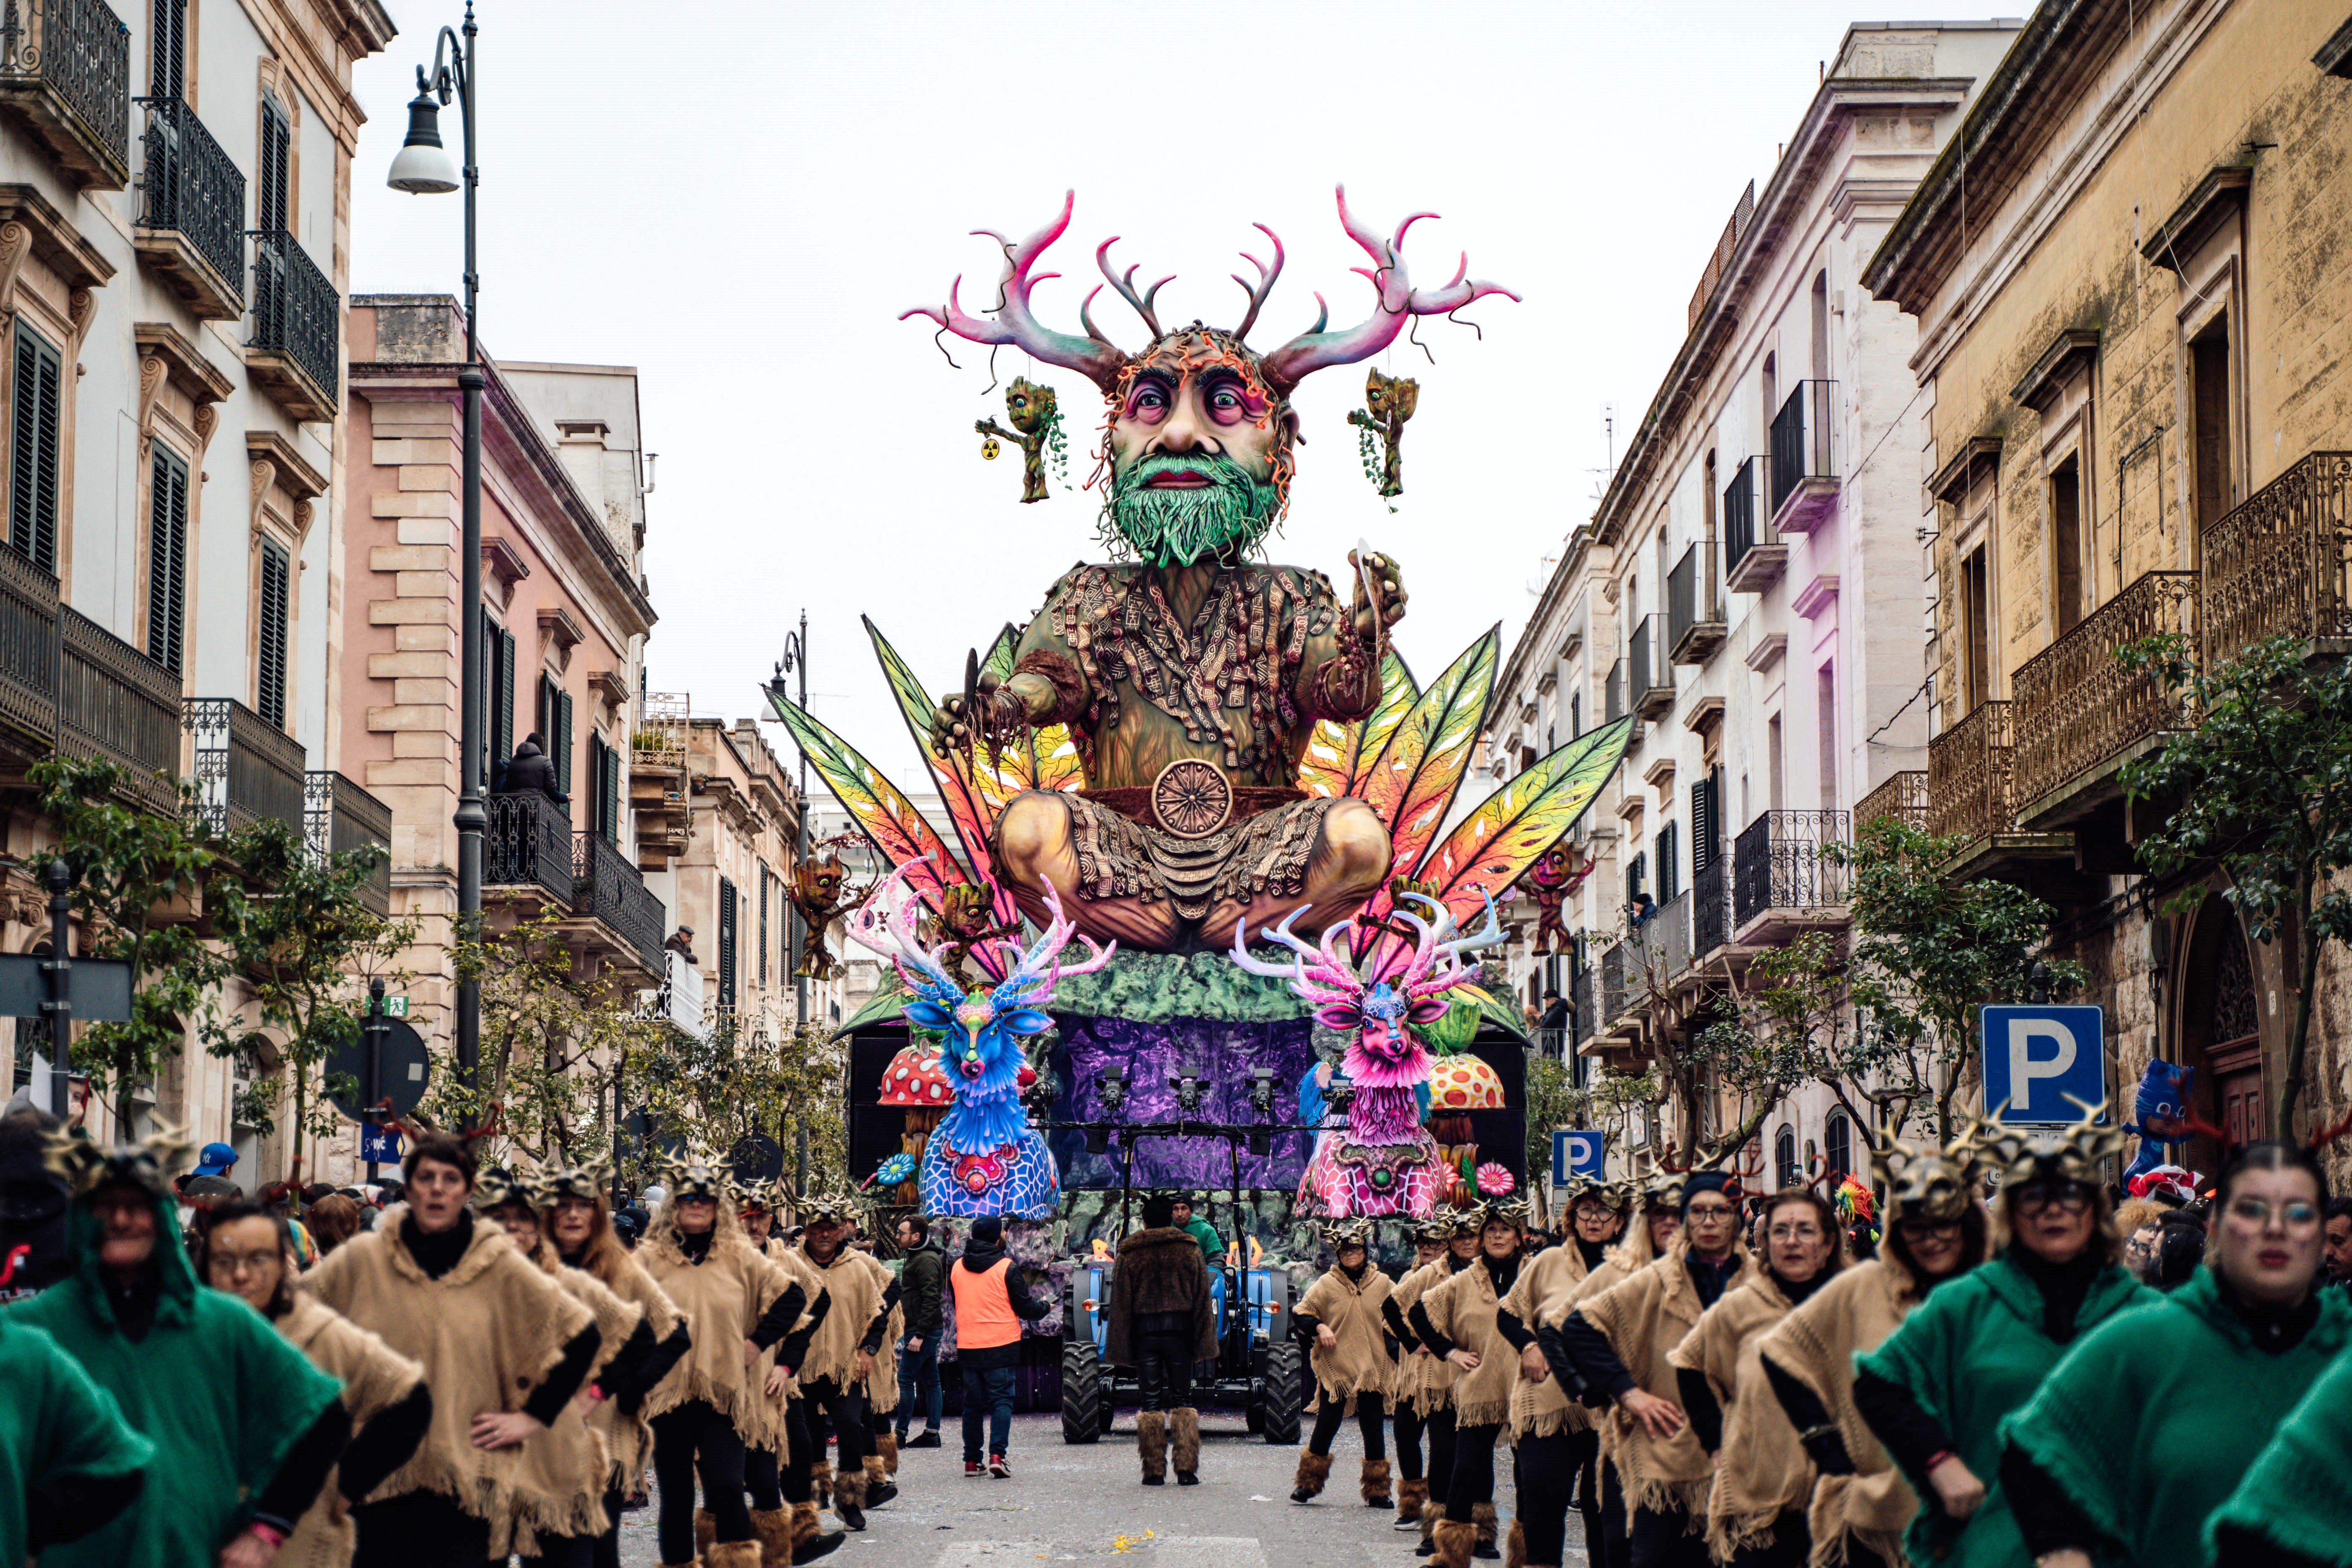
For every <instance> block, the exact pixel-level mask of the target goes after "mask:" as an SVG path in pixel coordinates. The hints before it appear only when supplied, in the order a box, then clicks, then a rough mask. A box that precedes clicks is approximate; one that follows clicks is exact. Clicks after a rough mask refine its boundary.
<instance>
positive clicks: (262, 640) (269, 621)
mask: <svg viewBox="0 0 2352 1568" xmlns="http://www.w3.org/2000/svg"><path fill="white" fill-rule="evenodd" d="M287 565H288V563H287V559H286V552H285V550H284V549H283V548H282V547H281V546H280V545H279V544H278V542H277V541H276V540H274V539H265V540H263V541H262V542H261V626H260V636H259V637H258V639H257V645H258V650H259V654H260V665H261V668H260V671H259V674H258V677H257V679H256V680H255V681H254V693H253V696H254V707H255V709H256V710H257V711H259V713H260V714H261V717H262V721H263V722H265V723H267V724H268V725H269V726H270V727H271V728H272V729H276V730H283V729H284V728H286V580H287Z"/></svg>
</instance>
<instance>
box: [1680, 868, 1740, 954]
mask: <svg viewBox="0 0 2352 1568" xmlns="http://www.w3.org/2000/svg"><path fill="white" fill-rule="evenodd" d="M1737 929H1738V927H1737V926H1735V925H1734V924H1733V923H1732V919H1731V857H1729V856H1728V855H1717V857H1716V858H1715V860H1714V862H1713V863H1712V864H1710V865H1706V866H1702V867H1700V868H1698V869H1697V870H1696V872H1694V873H1693V874H1692V876H1691V952H1693V953H1694V954H1696V956H1697V957H1699V958H1702V959H1704V958H1705V957H1706V955H1707V954H1708V953H1710V952H1714V951H1715V950H1716V949H1717V948H1718V947H1725V946H1728V945H1729V944H1730V942H1731V933H1732V932H1733V931H1736V930H1737Z"/></svg>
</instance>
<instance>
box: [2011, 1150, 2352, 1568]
mask: <svg viewBox="0 0 2352 1568" xmlns="http://www.w3.org/2000/svg"><path fill="white" fill-rule="evenodd" d="M2326 1201H2327V1183H2326V1178H2325V1177H2324V1176H2323V1175H2322V1174H2321V1173H2320V1168H2319V1160H2318V1157H2317V1156H2316V1155H2315V1154H2314V1153H2313V1152H2312V1151H2311V1150H2309V1149H2306V1148H2305V1147H2303V1146H2302V1145H2301V1144H2297V1143H2274V1142H2262V1143H2254V1144H2250V1145H2248V1146H2247V1147H2246V1148H2245V1149H2243V1150H2242V1151H2240V1152H2238V1153H2237V1154H2236V1155H2234V1156H2233V1157H2232V1158H2231V1160H2230V1162H2229V1163H2228V1165H2227V1166H2226V1167H2225V1168H2224V1169H2223V1171H2222V1173H2221V1186H2220V1189H2219V1192H2218V1194H2217V1197H2216V1201H2215V1204H2214V1215H2213V1220H2212V1237H2213V1245H2212V1249H2211V1251H2210V1253H2209V1255H2208V1257H2207V1260H2206V1264H2205V1267H2204V1268H2201V1269H2200V1270H2199V1271H2198V1273H2197V1275H2196V1277H2195V1278H2194V1279H2190V1280H2189V1282H2188V1283H2187V1284H2185V1285H2183V1286H2181V1287H2180V1288H2179V1289H2178V1290H2175V1291H2174V1292H2172V1293H2171V1294H2170V1295H2168V1296H2167V1297H2165V1298H2164V1299H2163V1302H2162V1304H2161V1305H2159V1306H2157V1307H2153V1308H2150V1309H2149V1310H2147V1311H2143V1312H2135V1313H2133V1314H2132V1315H2130V1316H2129V1317H2127V1318H2124V1319H2120V1320H2118V1321H2114V1322H2111V1323H2108V1324H2106V1325H2105V1327H2103V1328H2101V1329H2100V1330H2099V1331H2097V1332H2095V1333H2093V1334H2090V1335H2088V1336H2086V1337H2085V1338H2084V1341H2083V1343H2082V1344H2081V1346H2080V1347H2078V1348H2077V1349H2076V1350H2075V1352H2074V1354H2072V1355H2070V1356H2068V1357H2067V1358H2066V1360H2065V1361H2064V1363H2062V1364H2061V1365H2060V1366H2059V1368H2058V1370H2057V1371H2056V1372H2054V1373H2052V1374H2051V1376H2050V1378H2049V1381H2047V1382H2046V1383H2044V1384H2042V1391H2041V1392H2040V1393H2039V1394H2036V1395H2035V1396H2034V1398H2033V1401H2032V1404H2030V1405H2026V1407H2025V1408H2024V1409H2023V1410H2021V1411H2020V1412H2019V1413H2018V1414H2017V1415H2013V1416H2011V1418H2010V1419H2009V1420H2008V1421H2007V1422H2005V1423H2004V1424H2003V1425H2002V1428H2001V1436H2002V1438H2003V1440H2004V1445H2005V1446H2004V1447H2003V1449H2002V1452H2001V1461H2000V1479H2001V1486H2002V1489H2003V1490H2005V1491H2007V1492H2008V1493H2009V1497H2010V1508H2011V1512H2013V1513H2014V1514H2015V1515H2016V1516H2017V1522H2018V1526H2019V1529H2020V1531H2021V1534H2022V1535H2023V1537H2024V1540H2025V1547H2026V1550H2027V1551H2028V1552H2031V1553H2032V1555H2033V1557H2034V1559H2035V1560H2036V1561H2037V1562H2038V1563H2041V1564H2042V1568H2091V1564H2092V1563H2093V1560H2094V1559H2096V1560H2097V1561H2098V1562H2100V1563H2133V1564H2148V1565H2150V1568H2153V1565H2155V1564H2158V1563H2166V1564H2169V1563H2179V1562H2181V1561H2183V1560H2184V1559H2183V1553H2184V1552H2188V1553H2189V1554H2190V1556H2191V1558H2192V1559H2193V1558H2194V1557H2195V1556H2196V1555H2197V1552H2196V1548H2195V1547H2193V1546H2191V1545H2190V1543H2191V1542H2201V1540H2202V1539H2203V1536H2204V1533H2205V1525H2206V1521H2207V1520H2208V1519H2209V1517H2210V1516H2211V1515H2212V1514H2213V1512H2214V1511H2215V1510H2218V1509H2220V1508H2221V1505H2222V1504H2223V1503H2224V1502H2226V1501H2227V1500H2229V1497H2230V1494H2231V1492H2232V1491H2233V1490H2235V1489H2237V1487H2238V1485H2239V1483H2240V1482H2242V1480H2244V1479H2246V1476H2247V1472H2248V1471H2249V1470H2250V1469H2252V1467H2253V1465H2254V1462H2255V1458H2256V1456H2257V1455H2259V1454H2260V1453H2261V1452H2262V1451H2263V1447H2264V1445H2266V1444H2267V1443H2269V1442H2270V1440H2271V1438H2272V1436H2273V1435H2274V1434H2275V1433H2276V1432H2277V1431H2278V1428H2279V1426H2280V1424H2281V1423H2282V1422H2284V1420H2285V1419H2286V1416H2287V1415H2288V1413H2289V1412H2290V1411H2292V1410H2294V1407H2295V1405H2296V1403H2297V1402H2298V1401H2300V1400H2301V1399H2302V1398H2303V1396H2304V1395H2305V1393H2307V1392H2308V1391H2309V1390H2310V1388H2311V1385H2312V1384H2314V1383H2315V1381H2317V1380H2318V1378H2319V1377H2320V1375H2321V1374H2322V1373H2325V1372H2326V1370H2327V1367H2328V1363H2330V1362H2332V1361H2333V1360H2334V1359H2335V1358H2336V1353H2337V1352H2339V1351H2341V1350H2342V1349H2343V1348H2344V1346H2345V1344H2346V1343H2347V1341H2352V1302H2347V1301H2346V1300H2345V1299H2344V1293H2343V1292H2342V1291H2340V1290H2325V1291H2323V1290H2320V1289H2318V1284H2319V1265H2320V1254H2321V1245H2320V1243H2321V1221H2320V1213H2321V1209H2322V1206H2323V1205H2325V1204H2326ZM2347 1522H2352V1521H2337V1528H2338V1531H2339V1532H2340V1531H2341V1530H2342V1529H2343V1528H2344V1527H2345V1525H2346V1524H2347Z"/></svg>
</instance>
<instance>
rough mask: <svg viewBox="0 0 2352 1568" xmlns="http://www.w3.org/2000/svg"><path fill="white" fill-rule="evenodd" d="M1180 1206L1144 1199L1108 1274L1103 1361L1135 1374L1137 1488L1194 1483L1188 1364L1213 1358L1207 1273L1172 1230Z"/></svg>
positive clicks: (1192, 1247) (1196, 1426)
mask: <svg viewBox="0 0 2352 1568" xmlns="http://www.w3.org/2000/svg"><path fill="white" fill-rule="evenodd" d="M1179 1207H1181V1205H1178V1204H1176V1203H1174V1202H1171V1200H1170V1199H1169V1198H1167V1197H1165V1196H1163V1195H1161V1194H1156V1193H1155V1194H1152V1195H1151V1196H1150V1197H1148V1198H1146V1199H1144V1200H1143V1228H1142V1229H1141V1230H1138V1231H1130V1232H1129V1234H1128V1235H1126V1236H1124V1237H1120V1238H1119V1244H1118V1267H1117V1268H1114V1269H1112V1270H1111V1277H1110V1306H1109V1310H1108V1313H1107V1314H1106V1316H1105V1320H1104V1321H1105V1322H1106V1324H1107V1325H1108V1329H1109V1339H1108V1344H1107V1346H1106V1348H1105V1352H1104V1354H1105V1358H1106V1359H1107V1360H1108V1362H1109V1363H1110V1364H1111V1365H1113V1366H1124V1367H1132V1368H1133V1369H1134V1370H1135V1381H1136V1394H1137V1401H1138V1404H1139V1406H1140V1408H1139V1409H1138V1410H1137V1411H1136V1414H1135V1447H1136V1453H1137V1455H1138V1457H1139V1458H1140V1459H1141V1460H1142V1462H1143V1484H1144V1485H1145V1486H1147V1487H1156V1486H1161V1485H1164V1484H1165V1483H1166V1480H1167V1469H1168V1453H1169V1448H1170V1447H1171V1445H1172V1446H1173V1447H1174V1449H1175V1457H1176V1484H1177V1485H1178V1486H1183V1487H1192V1486H1198V1485H1200V1484H1201V1475H1200V1470H1201V1413H1200V1412H1199V1411H1198V1410H1197V1409H1195V1408H1194V1407H1193V1405H1192V1364H1193V1363H1195V1362H1202V1361H1209V1360H1213V1358H1214V1357H1215V1356H1216V1353H1217V1322H1216V1314H1215V1311H1214V1310H1213V1307H1212V1305H1211V1302H1210V1297H1209V1270H1208V1268H1207V1267H1206V1265H1205V1264H1204V1263H1203V1262H1202V1257H1201V1248H1200V1245H1199V1243H1197V1242H1196V1241H1195V1240H1194V1239H1193V1237H1192V1234H1191V1233H1190V1232H1189V1231H1187V1230H1185V1229H1183V1228H1182V1227H1181V1226H1178V1225H1177V1224H1176V1223H1175V1216H1176V1211H1177V1210H1178V1208H1179Z"/></svg>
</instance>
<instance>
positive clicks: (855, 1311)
mask: <svg viewBox="0 0 2352 1568" xmlns="http://www.w3.org/2000/svg"><path fill="white" fill-rule="evenodd" d="M856 1216H857V1205H856V1199H855V1198H852V1197H850V1196H848V1195H847V1194H831V1195H826V1196H820V1197H813V1198H809V1199H806V1200H804V1201H803V1203H802V1205H801V1218H802V1219H803V1221H804V1222H805V1224H806V1226H807V1229H806V1230H805V1231H804V1232H803V1235H802V1237H801V1252H802V1254H803V1256H804V1257H805V1258H807V1260H808V1264H809V1267H810V1268H811V1269H813V1270H814V1272H815V1274H816V1276H817V1278H818V1279H822V1280H824V1288H825V1293H826V1294H827V1295H828V1296H830V1297H831V1298H832V1300H833V1306H832V1310H830V1311H828V1312H827V1313H826V1315H825V1319H824V1322H822V1323H820V1324H819V1325H817V1330H816V1332H815V1334H814V1335H813V1336H812V1337H811V1338H810V1340H809V1349H808V1359H807V1360H806V1361H805V1362H803V1363H802V1364H801V1365H800V1366H799V1367H798V1368H796V1369H795V1375H796V1377H797V1380H798V1382H799V1384H800V1391H801V1397H802V1399H803V1400H804V1401H806V1402H808V1403H809V1404H811V1405H816V1406H817V1407H819V1408H820V1409H822V1410H823V1411H824V1416H825V1419H826V1420H827V1421H829V1422H831V1423H832V1425H833V1431H834V1436H835V1439H836V1440H837V1441H838V1443H839V1449H838V1452H839V1456H840V1458H839V1459H838V1461H837V1462H838V1464H839V1466H840V1468H839V1471H838V1473H837V1474H836V1475H835V1476H834V1477H832V1478H831V1483H830V1485H831V1490H832V1492H833V1511H834V1512H835V1513H836V1514H838V1515H840V1516H841V1522H842V1523H843V1524H845V1525H846V1526H848V1527H849V1528H850V1529H851V1530H863V1529H865V1528H866V1512H865V1510H866V1509H867V1508H869V1507H879V1506H880V1505H882V1504H883V1503H886V1502H888V1501H889V1500H891V1499H892V1498H894V1497H896V1496H898V1488H897V1487H894V1486H892V1485H891V1484H890V1483H889V1482H888V1481H887V1480H878V1479H876V1478H875V1476H874V1475H873V1473H872V1470H871V1468H869V1467H868V1466H867V1465H866V1458H867V1456H868V1454H869V1453H870V1451H871V1449H872V1447H873V1442H874V1424H873V1418H872V1416H871V1415H870V1414H869V1412H868V1410H867V1408H866V1380H867V1379H868V1378H870V1377H871V1376H872V1375H873V1373H874V1362H875V1357H876V1355H877V1353H878V1352H880V1351H881V1349H882V1344H883V1338H884V1336H885V1335H886V1334H887V1333H888V1331H889V1325H890V1312H891V1310H892V1309H893V1308H895V1307H896V1306H898V1296H899V1289H898V1280H896V1279H892V1278H891V1276H890V1271H889V1270H888V1269H887V1268H883V1267H882V1266H881V1265H880V1264H878V1263H877V1262H875V1261H874V1259H873V1258H869V1257H867V1256H866V1254H865V1253H862V1252H860V1251H858V1250H857V1249H856V1248H855V1247H851V1246H849V1245H848V1242H849V1237H850V1232H851V1231H852V1229H854V1228H855V1226H856ZM816 1488H817V1490H819V1491H820V1492H822V1491H824V1490H825V1489H827V1480H826V1478H825V1475H824V1457H823V1456H822V1455H819V1456H818V1458H817V1481H816Z"/></svg>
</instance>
